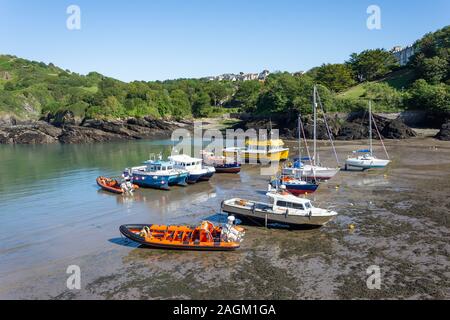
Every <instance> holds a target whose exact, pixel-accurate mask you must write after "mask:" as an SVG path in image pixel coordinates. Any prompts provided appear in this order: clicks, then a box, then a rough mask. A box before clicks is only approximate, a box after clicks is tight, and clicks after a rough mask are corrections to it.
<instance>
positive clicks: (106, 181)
mask: <svg viewBox="0 0 450 320" xmlns="http://www.w3.org/2000/svg"><path fill="white" fill-rule="evenodd" d="M97 185H98V186H99V187H101V188H102V189H103V190H105V191H108V192H112V193H117V194H123V193H125V190H124V189H123V188H122V187H121V186H120V183H119V182H118V181H117V180H114V179H110V178H106V177H98V178H97ZM138 188H139V187H138V186H137V185H135V184H133V190H136V189H138Z"/></svg>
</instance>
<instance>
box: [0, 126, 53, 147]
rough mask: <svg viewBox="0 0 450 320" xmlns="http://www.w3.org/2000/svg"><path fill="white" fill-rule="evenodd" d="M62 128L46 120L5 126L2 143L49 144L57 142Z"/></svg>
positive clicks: (1, 138)
mask: <svg viewBox="0 0 450 320" xmlns="http://www.w3.org/2000/svg"><path fill="white" fill-rule="evenodd" d="M60 134H61V129H59V128H56V127H53V126H51V125H49V124H47V123H45V122H36V123H34V124H31V125H16V126H8V127H3V128H2V129H1V130H0V144H49V143H55V142H57V141H58V140H57V137H58V136H59V135H60Z"/></svg>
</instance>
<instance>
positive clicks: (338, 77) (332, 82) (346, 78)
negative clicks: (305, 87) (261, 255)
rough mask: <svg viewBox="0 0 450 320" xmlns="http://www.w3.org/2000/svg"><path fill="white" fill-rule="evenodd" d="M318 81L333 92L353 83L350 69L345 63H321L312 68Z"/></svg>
mask: <svg viewBox="0 0 450 320" xmlns="http://www.w3.org/2000/svg"><path fill="white" fill-rule="evenodd" d="M314 74H315V79H316V81H317V82H318V83H320V84H323V85H325V86H327V87H328V89H330V90H333V91H334V92H341V91H343V90H345V89H348V88H350V87H351V86H353V85H355V84H356V82H355V80H354V75H353V71H352V69H351V68H350V67H349V66H348V65H345V64H323V65H322V66H321V67H318V68H315V70H314Z"/></svg>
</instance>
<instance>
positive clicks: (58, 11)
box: [0, 0, 450, 81]
mask: <svg viewBox="0 0 450 320" xmlns="http://www.w3.org/2000/svg"><path fill="white" fill-rule="evenodd" d="M70 5H77V6H78V7H79V8H80V10H81V18H80V21H81V29H79V30H69V29H68V28H67V24H66V22H67V19H68V18H69V16H70V14H67V12H66V11H67V8H68V7H69V6H70ZM370 5H377V6H379V8H380V10H381V29H379V30H369V29H368V28H367V23H366V21H367V19H368V18H369V14H368V13H367V8H368V7H369V6H370ZM448 24H450V1H448V0H427V1H423V0H420V1H419V0H370V1H367V0H340V1H336V0H327V1H325V0H313V1H309V0H308V1H306V0H305V1H301V0H277V1H266V0H128V1H122V0H109V1H106V0H71V1H66V0H39V1H35V0H28V1H26V0H0V54H12V55H16V56H18V57H21V58H26V59H30V60H36V61H43V62H46V63H50V62H52V63H54V64H55V65H57V66H59V67H62V68H64V69H69V70H71V71H74V72H77V73H81V74H87V73H89V72H91V71H97V72H100V73H102V74H104V75H107V76H110V77H114V78H117V79H120V80H123V81H133V80H145V81H151V80H166V79H176V78H199V77H204V76H210V75H219V74H222V73H239V72H245V73H247V72H260V71H262V70H264V69H268V70H270V71H272V72H273V71H289V72H297V71H306V70H308V69H310V68H312V67H315V66H319V65H321V64H323V63H341V62H344V61H345V60H347V59H348V57H349V55H350V54H351V53H353V52H360V51H362V50H365V49H373V48H386V49H391V48H392V47H393V46H395V45H402V46H405V45H408V44H412V43H413V42H414V41H415V40H417V39H419V38H420V37H422V36H423V35H424V34H425V33H427V32H432V31H435V30H437V29H440V28H442V27H444V26H446V25H448Z"/></svg>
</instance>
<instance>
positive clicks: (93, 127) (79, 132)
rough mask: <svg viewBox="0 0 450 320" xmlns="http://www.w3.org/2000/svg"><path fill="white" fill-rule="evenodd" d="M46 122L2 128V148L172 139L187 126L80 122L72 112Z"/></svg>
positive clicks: (148, 121)
mask: <svg viewBox="0 0 450 320" xmlns="http://www.w3.org/2000/svg"><path fill="white" fill-rule="evenodd" d="M45 119H46V120H48V122H46V121H37V122H31V123H26V124H17V123H16V122H9V123H8V122H5V124H4V125H0V144H48V143H57V142H60V143H64V144H77V143H94V142H108V141H118V140H136V139H144V138H151V137H170V135H171V134H172V132H173V130H175V129H177V128H179V127H185V126H186V124H182V123H177V122H172V121H165V120H159V119H153V118H143V119H134V118H130V119H127V120H113V121H106V120H84V121H82V123H80V124H79V125H78V121H77V120H76V119H75V117H74V116H73V114H71V113H70V112H62V113H60V114H55V115H51V116H47V117H46V118H45Z"/></svg>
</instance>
